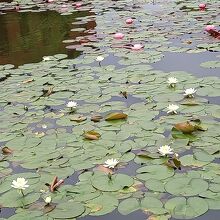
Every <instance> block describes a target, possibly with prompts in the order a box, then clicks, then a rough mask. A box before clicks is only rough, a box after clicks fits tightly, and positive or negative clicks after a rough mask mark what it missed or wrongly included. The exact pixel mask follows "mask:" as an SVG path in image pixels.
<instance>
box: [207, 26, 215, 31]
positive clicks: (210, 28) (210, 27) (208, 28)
mask: <svg viewBox="0 0 220 220" xmlns="http://www.w3.org/2000/svg"><path fill="white" fill-rule="evenodd" d="M205 30H206V31H207V32H209V31H214V30H216V28H215V25H207V26H206V27H205Z"/></svg>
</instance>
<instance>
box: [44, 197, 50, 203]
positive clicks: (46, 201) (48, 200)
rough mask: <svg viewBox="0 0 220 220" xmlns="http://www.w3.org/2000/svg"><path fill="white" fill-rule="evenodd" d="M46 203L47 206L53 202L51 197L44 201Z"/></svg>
mask: <svg viewBox="0 0 220 220" xmlns="http://www.w3.org/2000/svg"><path fill="white" fill-rule="evenodd" d="M44 201H45V203H46V204H50V203H51V201H52V198H51V196H47V197H46V198H45V199H44Z"/></svg>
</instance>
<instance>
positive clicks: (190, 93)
mask: <svg viewBox="0 0 220 220" xmlns="http://www.w3.org/2000/svg"><path fill="white" fill-rule="evenodd" d="M184 92H185V93H184V96H186V97H189V98H192V97H194V94H195V93H196V89H194V88H189V89H186V90H185V91H184Z"/></svg>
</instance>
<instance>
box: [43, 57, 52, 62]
mask: <svg viewBox="0 0 220 220" xmlns="http://www.w3.org/2000/svg"><path fill="white" fill-rule="evenodd" d="M50 60H51V58H50V57H43V61H50Z"/></svg>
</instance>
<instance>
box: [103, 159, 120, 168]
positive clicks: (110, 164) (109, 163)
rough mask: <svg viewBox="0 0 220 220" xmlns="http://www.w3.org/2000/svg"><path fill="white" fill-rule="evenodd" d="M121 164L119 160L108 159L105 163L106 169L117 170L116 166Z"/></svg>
mask: <svg viewBox="0 0 220 220" xmlns="http://www.w3.org/2000/svg"><path fill="white" fill-rule="evenodd" d="M118 163H119V161H118V160H117V159H113V158H112V159H108V160H106V161H105V164H104V165H103V166H104V167H108V168H115V166H116V165H117V164H118Z"/></svg>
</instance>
